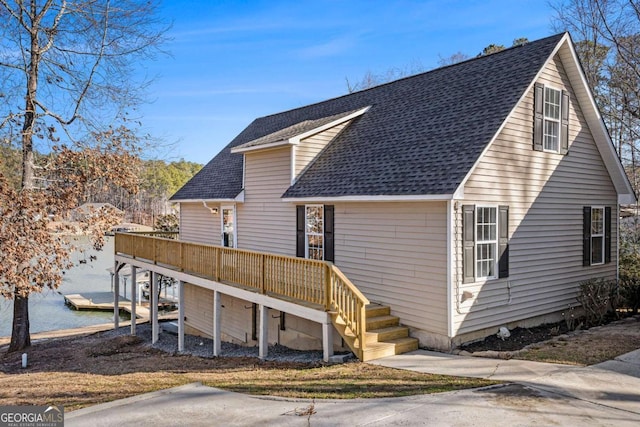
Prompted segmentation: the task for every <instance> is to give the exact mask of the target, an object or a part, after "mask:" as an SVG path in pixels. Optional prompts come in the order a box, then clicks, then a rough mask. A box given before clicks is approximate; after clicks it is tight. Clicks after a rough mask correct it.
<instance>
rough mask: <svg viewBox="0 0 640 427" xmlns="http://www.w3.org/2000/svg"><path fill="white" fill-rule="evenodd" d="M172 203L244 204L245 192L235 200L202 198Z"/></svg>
mask: <svg viewBox="0 0 640 427" xmlns="http://www.w3.org/2000/svg"><path fill="white" fill-rule="evenodd" d="M170 202H172V203H202V202H206V203H242V202H244V190H242V191H241V192H240V193H238V195H237V196H236V197H234V198H218V199H215V198H213V199H212V198H202V199H172V200H170Z"/></svg>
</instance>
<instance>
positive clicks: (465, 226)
mask: <svg viewBox="0 0 640 427" xmlns="http://www.w3.org/2000/svg"><path fill="white" fill-rule="evenodd" d="M475 216H476V207H475V205H464V206H462V282H463V283H473V282H474V281H475V279H476V274H475V264H476V262H475V255H474V252H475V247H476V245H475V231H474V228H475Z"/></svg>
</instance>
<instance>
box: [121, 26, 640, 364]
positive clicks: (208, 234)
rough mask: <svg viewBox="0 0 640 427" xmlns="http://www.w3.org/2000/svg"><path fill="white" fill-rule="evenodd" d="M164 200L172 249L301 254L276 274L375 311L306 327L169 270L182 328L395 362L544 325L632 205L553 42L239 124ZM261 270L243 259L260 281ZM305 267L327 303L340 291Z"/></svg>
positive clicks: (582, 89) (565, 47)
mask: <svg viewBox="0 0 640 427" xmlns="http://www.w3.org/2000/svg"><path fill="white" fill-rule="evenodd" d="M171 200H172V201H174V202H177V203H180V236H179V239H180V241H182V242H189V244H192V245H203V246H202V247H208V246H206V245H215V246H216V247H231V248H237V249H236V250H237V251H238V252H237V253H238V254H240V253H243V254H246V255H244V256H249V255H251V254H265V253H266V254H272V255H264V256H265V257H268V256H279V257H283V258H282V264H281V267H279V268H280V269H286V267H282V266H284V265H288V264H285V261H286V262H288V263H292V262H293V261H291V260H294V259H295V258H296V257H297V258H299V259H305V260H306V261H307V262H309V264H307V265H306V267H300V268H298V269H297V270H294V271H293V272H292V273H291V274H289V276H279V277H280V278H279V279H278V280H277V282H278V283H284V282H285V281H286V280H288V279H286V278H287V277H295V278H296V279H300V278H301V277H302V279H301V280H302V284H301V285H300V289H303V288H304V286H305V284H304V283H307V282H309V283H311V281H313V280H315V279H313V278H311V277H310V276H306V275H308V274H309V273H308V272H309V271H310V269H311V268H312V266H313V265H315V264H311V263H312V262H315V261H312V260H322V261H328V262H329V263H328V264H327V265H330V266H331V268H336V269H339V271H340V274H339V277H340V278H345V280H346V279H348V281H349V282H350V283H351V284H352V285H353V286H354V287H355V288H357V291H353V290H351V291H350V292H351V293H350V294H349V295H351V296H349V298H355V299H358V298H359V299H358V301H360V303H361V304H364V303H375V304H377V305H371V306H369V307H368V309H366V310H364V311H363V313H364V314H362V316H363V317H362V318H358V319H360V320H361V321H362V319H364V318H366V323H365V324H364V325H365V326H362V331H364V332H365V333H366V337H365V335H362V336H360V338H359V339H358V338H357V337H356V339H355V340H354V339H351V340H350V339H349V336H350V334H349V332H350V331H351V332H352V334H351V335H353V334H356V332H357V331H361V330H360V329H358V328H360V327H361V326H359V323H358V320H357V319H356V320H350V321H348V322H341V321H340V317H344V318H346V317H348V316H349V315H350V313H352V312H357V311H358V310H360V309H361V306H360V305H349V304H351V303H349V304H347V308H335V309H334V308H332V307H338V305H339V304H338V303H334V304H333V305H331V304H329V305H327V306H326V307H325V309H326V310H327V311H328V312H329V313H330V314H331V324H328V322H324V323H323V322H322V321H320V320H317V319H316V320H314V321H310V320H309V319H310V318H311V317H310V316H308V317H307V318H304V314H301V313H292V311H295V310H290V311H287V310H288V309H287V308H286V307H285V308H282V307H280V308H279V309H278V308H276V307H275V305H276V304H278V303H277V302H276V303H274V302H273V301H265V300H264V299H263V300H260V301H259V303H258V305H259V306H260V310H256V305H255V301H257V300H255V299H252V298H253V297H252V296H251V294H244V295H243V296H239V294H238V292H239V291H233V290H227V289H226V288H224V289H223V288H221V287H220V286H222V285H220V283H221V282H225V283H227V282H229V280H228V279H227V280H221V279H220V280H219V281H215V280H213V281H211V282H206V283H204V282H203V281H201V280H200V279H199V278H198V277H196V276H197V275H196V276H189V275H183V276H180V280H182V281H183V282H184V283H185V284H184V300H183V305H184V310H185V312H184V313H185V317H186V320H185V326H184V330H186V331H187V332H188V333H196V334H203V335H213V336H214V337H215V336H218V337H219V336H222V337H223V338H224V339H231V340H233V341H236V342H241V343H246V344H248V345H254V344H255V343H256V342H259V344H261V345H263V344H264V343H265V342H269V343H271V342H279V343H280V344H284V345H288V346H292V347H294V348H302V349H304V348H313V347H319V346H320V345H323V343H324V346H325V354H326V353H327V352H329V353H330V352H331V351H332V349H327V348H326V347H327V344H326V342H327V340H332V342H333V344H334V346H333V348H340V347H341V346H343V347H347V346H349V347H350V348H357V347H358V341H359V340H360V341H362V348H364V346H365V345H366V346H369V344H368V343H369V338H370V334H371V335H374V336H375V337H376V338H377V340H378V341H380V342H393V343H395V346H396V349H395V352H400V351H405V350H409V349H411V348H415V347H416V345H417V344H419V345H420V346H425V347H429V348H435V349H441V350H449V349H451V348H453V347H455V346H457V345H459V344H461V343H463V342H467V341H470V340H474V339H477V338H481V337H484V336H487V335H489V334H494V333H496V331H497V330H498V328H499V327H500V326H508V327H510V328H511V327H515V326H518V325H522V326H527V325H535V324H539V323H542V322H547V321H553V320H559V319H560V318H561V317H560V316H561V313H562V311H563V310H566V309H567V308H568V307H569V306H571V305H574V304H575V297H576V295H577V289H578V286H579V283H580V282H581V281H584V280H587V279H590V278H594V277H607V278H615V277H616V275H617V259H618V250H617V248H618V218H619V208H618V207H619V205H620V204H621V203H633V202H635V201H636V197H635V194H634V192H633V190H632V187H631V185H630V183H629V180H628V179H627V177H626V175H625V173H624V170H623V167H622V165H621V163H620V161H619V159H618V157H617V155H616V152H615V150H614V147H613V145H612V143H611V140H610V138H609V136H608V134H607V131H606V128H605V126H604V123H603V122H602V119H601V117H600V114H599V112H598V109H597V107H596V105H595V103H594V99H593V95H592V94H591V92H590V90H589V88H588V86H587V83H586V79H585V76H584V73H583V71H582V68H581V66H580V63H579V61H578V59H577V56H576V53H575V49H574V45H573V43H572V40H571V37H570V35H569V34H568V33H564V34H558V35H554V36H551V37H547V38H544V39H541V40H537V41H533V42H530V43H527V44H524V45H521V46H516V47H512V48H510V49H506V50H504V51H501V52H498V53H495V54H492V55H487V56H483V57H478V58H474V59H471V60H468V61H465V62H461V63H458V64H454V65H451V66H447V67H443V68H439V69H436V70H433V71H429V72H426V73H423V74H419V75H415V76H411V77H407V78H403V79H400V80H397V81H394V82H391V83H387V84H383V85H380V86H377V87H374V88H371V89H367V90H363V91H360V92H355V93H351V94H348V95H345V96H342V97H339V98H334V99H329V100H327V101H323V102H319V103H317V104H313V105H308V106H305V107H301V108H297V109H293V110H290V111H285V112H282V113H278V114H274V115H271V116H267V117H262V118H259V119H256V120H255V121H253V122H252V123H251V124H250V125H249V126H248V127H247V128H246V129H245V130H243V131H242V132H241V133H240V134H239V135H238V136H237V137H236V138H235V139H234V140H233V141H231V142H230V143H229V145H227V146H226V147H225V148H224V149H223V150H222V151H221V152H220V153H218V154H217V155H216V156H215V157H214V158H213V160H211V161H210V162H209V163H208V164H207V165H206V166H205V167H204V168H203V169H202V170H201V171H200V172H199V173H198V174H197V175H195V176H194V177H193V178H192V179H191V180H190V181H189V182H188V183H187V184H186V185H185V186H184V187H183V188H181V189H180V190H179V191H178V192H177V193H176V194H175V195H174V196H173V197H172V198H171ZM122 238H124V236H122ZM185 244H186V243H185ZM131 247H133V246H131ZM156 247H157V245H156ZM122 248H125V246H124V243H123V246H122ZM224 249H225V250H226V248H224ZM167 250H169V249H167ZM172 250H173V249H172ZM189 250H190V251H192V250H195V249H189ZM116 251H118V249H116ZM127 251H128V249H122V251H121V252H122V254H124V255H128V257H126V256H122V257H119V258H117V259H119V260H121V261H122V262H131V255H132V254H131V253H129V252H127ZM180 251H181V253H182V254H183V255H182V256H183V257H184V253H185V251H187V247H186V246H185V247H183V248H182V249H180ZM243 251H244V252H243ZM189 253H192V254H193V253H195V252H189ZM225 253H227V252H222V255H217V256H218V257H219V258H217V259H218V261H216V262H217V263H218V264H219V263H224V262H226V261H224V260H225V259H227V258H224V257H226V256H227V255H224V254H225ZM229 254H231V252H229ZM133 256H135V254H134V255H133ZM153 256H154V257H156V256H161V254H159V253H158V251H157V250H156V253H155V255H153ZM228 256H231V255H228ZM238 256H239V255H238ZM252 256H253V255H252ZM146 257H147V258H151V257H152V255H146ZM284 257H287V258H284ZM142 258H144V256H143V257H142ZM154 259H155V258H154ZM228 259H231V258H228ZM264 259H267V258H264ZM154 262H155V263H156V264H158V262H157V261H154ZM163 262H169V261H163ZM265 263H266V261H264V263H263V264H261V266H262V267H258V268H255V267H251V266H250V265H249V264H248V263H247V264H243V265H246V268H247V269H252V271H255V270H257V273H256V274H257V275H258V276H260V275H262V276H264V277H263V279H262V280H267V279H269V280H271V279H270V277H271V276H270V275H272V274H274V273H273V271H274V269H273V268H271V267H265V266H266V265H267V264H265ZM218 264H216V265H218ZM325 264H326V263H325ZM140 265H142V264H140ZM251 265H253V264H251ZM216 268H217V267H216ZM243 268H244V267H243ZM260 268H261V270H260ZM278 271H280V270H278ZM260 272H262V273H260ZM165 273H167V274H170V273H171V272H170V271H169V270H167V271H165ZM322 274H324V276H322V277H325V278H327V277H329V278H328V279H326V280H327V283H328V285H327V286H328V287H327V289H329V290H328V291H327V292H326V293H327V294H331V295H330V296H331V298H333V295H334V293H335V292H337V291H335V289H337V288H340V289H346V286H342V285H341V286H334V277H338V275H336V274H337V273H336V274H333V273H331V275H330V276H327V274H328V273H322ZM267 276H268V277H267ZM216 277H218V276H216ZM229 277H231V276H229ZM265 277H266V278H265ZM285 279H286V280H285ZM237 280H240V279H237ZM246 280H249V279H246ZM252 280H253V279H252ZM258 280H260V279H259V278H258ZM291 280H293V279H291ZM193 281H195V282H197V283H195V282H193ZM234 281H236V279H231V280H230V282H234ZM305 281H306V282H305ZM274 282H275V281H274ZM247 283H248V282H247ZM283 286H284V285H283ZM350 286H351V285H350ZM334 288H335V289H334ZM269 289H271V288H269ZM356 294H357V295H356ZM269 295H271V294H270V292H269V291H268V290H267V289H265V288H263V296H269ZM354 295H355V296H354ZM244 298H248V299H244ZM327 298H329V296H327ZM349 298H347V297H336V298H334V299H335V300H336V301H337V300H339V301H342V300H346V299H348V300H349V301H351V299H349ZM216 300H218V301H217V302H216ZM249 301H254V303H250V302H249ZM363 301H364V303H363ZM272 304H273V305H272ZM265 307H266V308H265ZM269 309H270V311H269ZM265 312H266V313H270V315H269V314H265ZM336 312H337V314H336ZM215 313H217V314H215ZM258 313H259V315H258ZM220 317H221V320H215V319H216V318H218V319H220ZM258 317H259V318H258ZM353 319H355V317H354V318H353ZM212 322H213V324H214V325H217V326H215V327H214V329H213V332H212V327H211V325H212ZM318 322H320V323H321V324H322V327H320V325H319V324H318ZM360 323H362V322H360ZM260 325H262V326H260ZM403 327H404V331H405V332H403V331H402V328H403ZM333 328H335V329H333ZM256 329H260V334H259V337H258V336H257V335H256ZM335 330H337V331H338V332H339V335H338V334H336V335H332V334H331V333H332V331H335ZM407 332H408V335H409V337H407V336H406V334H407ZM358 333H359V332H358ZM385 334H386V335H385ZM402 334H404V336H403V335H402ZM356 335H357V334H356ZM265 337H266V338H265ZM376 338H374V339H373V340H372V342H375V341H376ZM411 340H413V342H412V341H411ZM354 342H355V343H354ZM261 354H264V353H263V352H262V351H261ZM357 354H359V355H360V356H361V357H363V358H365V359H366V358H374V357H380V356H382V355H384V353H383V352H379V353H375V354H374V353H372V354H369V355H368V356H366V355H365V356H362V354H360V353H357Z"/></svg>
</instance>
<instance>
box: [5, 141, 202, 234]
mask: <svg viewBox="0 0 640 427" xmlns="http://www.w3.org/2000/svg"><path fill="white" fill-rule="evenodd" d="M56 155H57V153H55V152H52V153H49V154H47V155H44V154H41V153H38V152H36V153H35V156H34V162H35V164H37V165H44V164H47V163H50V162H51V161H52V160H53V157H54V156H56ZM21 162H22V152H21V151H20V150H19V149H17V148H15V147H11V146H9V145H0V175H2V176H4V178H5V180H6V183H7V184H8V185H9V186H10V187H11V188H13V189H14V190H19V189H20V180H21V170H22V169H21ZM201 168H202V165H201V164H199V163H195V162H188V161H186V160H184V159H180V160H177V161H166V160H140V159H135V161H134V160H133V159H132V161H130V163H129V171H130V172H131V173H132V175H133V179H134V181H135V183H136V186H137V192H135V193H130V192H129V191H126V190H125V189H123V188H121V187H116V186H109V185H104V186H100V187H99V188H98V187H96V186H93V187H92V188H91V189H90V192H88V193H87V194H84V195H83V197H82V198H81V199H80V200H78V203H85V202H94V203H111V204H112V205H113V206H115V207H116V208H118V209H120V210H122V211H124V212H125V219H126V220H127V221H130V222H135V223H138V224H144V225H150V226H152V225H154V224H155V221H156V219H157V218H158V216H160V215H166V214H168V213H169V211H168V209H167V208H168V206H167V203H168V200H169V198H170V197H171V196H172V195H173V194H174V193H175V192H176V191H178V189H180V187H182V186H183V185H184V184H185V183H186V182H187V181H188V180H189V179H191V177H193V175H195V174H196V173H197V172H198V171H199V170H200V169H201ZM87 191H89V190H87Z"/></svg>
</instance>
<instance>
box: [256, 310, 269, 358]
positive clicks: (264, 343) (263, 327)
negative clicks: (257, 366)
mask: <svg viewBox="0 0 640 427" xmlns="http://www.w3.org/2000/svg"><path fill="white" fill-rule="evenodd" d="M259 307H260V336H259V337H258V346H259V355H260V359H264V358H265V357H267V353H268V352H269V336H268V335H269V334H268V331H269V307H266V306H265V305H263V304H260V306H259Z"/></svg>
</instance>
